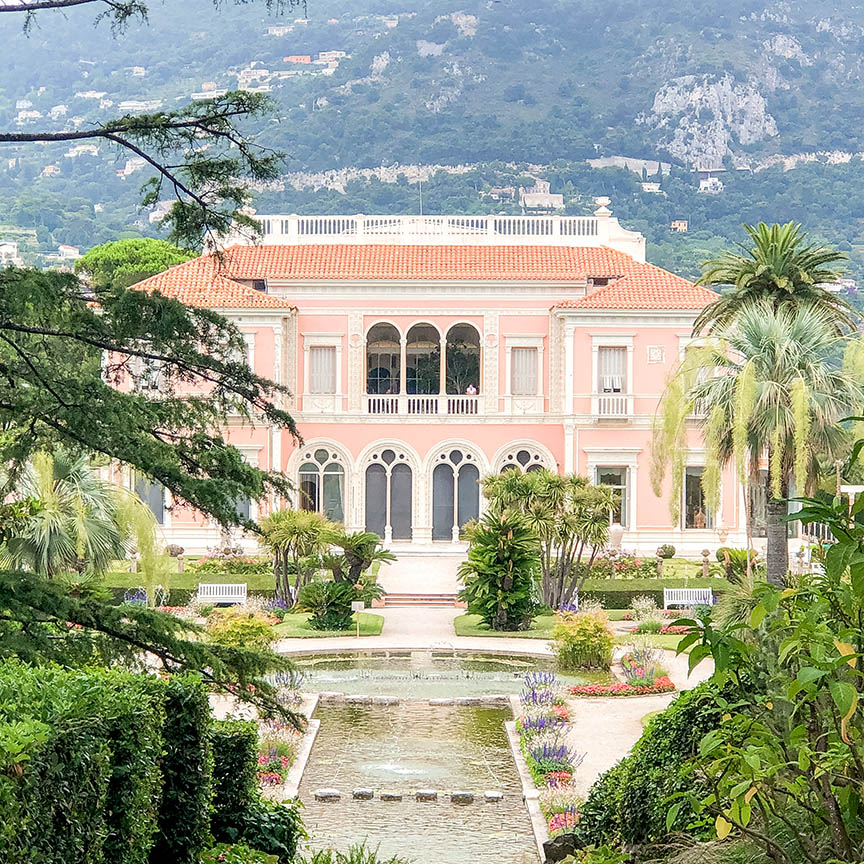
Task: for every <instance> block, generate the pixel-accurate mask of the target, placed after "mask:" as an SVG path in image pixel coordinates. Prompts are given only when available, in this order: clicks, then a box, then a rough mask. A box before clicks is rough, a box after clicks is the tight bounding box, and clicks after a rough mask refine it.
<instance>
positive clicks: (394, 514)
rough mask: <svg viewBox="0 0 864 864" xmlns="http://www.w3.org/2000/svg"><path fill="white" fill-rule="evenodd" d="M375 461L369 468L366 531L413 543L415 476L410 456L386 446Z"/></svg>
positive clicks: (373, 457)
mask: <svg viewBox="0 0 864 864" xmlns="http://www.w3.org/2000/svg"><path fill="white" fill-rule="evenodd" d="M372 460H373V461H372V464H371V465H369V467H368V468H367V469H366V530H367V531H371V532H372V533H373V534H377V535H378V536H379V537H382V538H384V539H385V540H387V539H393V540H410V539H411V532H412V519H411V510H412V503H413V475H412V472H411V466H410V465H409V464H408V462H407V456H406V454H405V453H404V452H400V451H397V450H393V449H391V448H389V447H387V448H385V449H384V450H380V451H378V452H377V453H373V454H372Z"/></svg>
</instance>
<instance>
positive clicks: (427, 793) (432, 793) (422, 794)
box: [414, 789, 438, 801]
mask: <svg viewBox="0 0 864 864" xmlns="http://www.w3.org/2000/svg"><path fill="white" fill-rule="evenodd" d="M414 800H415V801H437V800H438V792H437V791H436V790H435V789H418V790H417V791H416V792H415V793H414Z"/></svg>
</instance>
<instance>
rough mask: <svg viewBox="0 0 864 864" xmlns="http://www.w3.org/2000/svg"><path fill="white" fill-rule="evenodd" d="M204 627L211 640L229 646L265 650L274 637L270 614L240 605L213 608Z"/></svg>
mask: <svg viewBox="0 0 864 864" xmlns="http://www.w3.org/2000/svg"><path fill="white" fill-rule="evenodd" d="M206 627H207V635H208V636H209V637H210V641H211V642H215V643H216V644H217V645H225V646H227V647H229V648H248V649H250V650H252V651H267V650H268V649H269V648H270V645H271V644H272V643H273V640H274V638H275V636H274V633H273V627H272V624H271V621H270V616H268V615H267V614H266V613H264V612H262V611H259V610H250V609H245V608H244V607H242V606H230V607H228V608H227V609H222V608H217V609H213V611H212V612H211V613H210V614H209V615H208V616H207V625H206Z"/></svg>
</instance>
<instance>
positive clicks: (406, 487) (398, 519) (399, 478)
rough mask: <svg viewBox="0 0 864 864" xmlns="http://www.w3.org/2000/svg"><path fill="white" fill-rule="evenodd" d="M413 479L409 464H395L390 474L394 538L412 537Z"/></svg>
mask: <svg viewBox="0 0 864 864" xmlns="http://www.w3.org/2000/svg"><path fill="white" fill-rule="evenodd" d="M411 481H412V478H411V468H410V467H409V466H408V465H405V464H404V463H400V464H399V465H394V466H393V471H392V472H391V474H390V528H391V529H392V532H393V539H394V540H410V539H411V501H412V491H411V486H412V482H411Z"/></svg>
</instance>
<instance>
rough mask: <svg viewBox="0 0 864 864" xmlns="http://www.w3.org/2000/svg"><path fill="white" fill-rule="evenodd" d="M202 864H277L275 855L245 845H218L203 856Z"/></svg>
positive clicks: (201, 858)
mask: <svg viewBox="0 0 864 864" xmlns="http://www.w3.org/2000/svg"><path fill="white" fill-rule="evenodd" d="M199 861H200V864H277V859H276V856H275V855H266V854H265V853H264V852H259V851H258V850H257V849H250V848H249V846H247V845H246V844H245V843H235V844H232V843H217V844H216V845H215V846H214V847H213V848H212V849H208V850H207V851H206V852H203V853H202V854H201V857H200V859H199Z"/></svg>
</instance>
